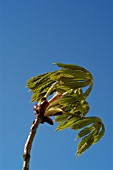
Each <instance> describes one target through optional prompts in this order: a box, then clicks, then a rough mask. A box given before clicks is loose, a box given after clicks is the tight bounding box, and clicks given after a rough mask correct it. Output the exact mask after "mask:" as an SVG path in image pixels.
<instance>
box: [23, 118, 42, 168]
mask: <svg viewBox="0 0 113 170" xmlns="http://www.w3.org/2000/svg"><path fill="white" fill-rule="evenodd" d="M40 122H41V118H40V117H39V116H38V115H36V118H35V120H34V122H33V123H32V126H31V129H30V132H29V135H28V138H27V140H26V143H25V146H24V154H23V159H24V162H23V168H22V170H29V164H30V151H31V148H32V143H33V140H34V137H35V134H36V131H37V128H38V126H39V124H40Z"/></svg>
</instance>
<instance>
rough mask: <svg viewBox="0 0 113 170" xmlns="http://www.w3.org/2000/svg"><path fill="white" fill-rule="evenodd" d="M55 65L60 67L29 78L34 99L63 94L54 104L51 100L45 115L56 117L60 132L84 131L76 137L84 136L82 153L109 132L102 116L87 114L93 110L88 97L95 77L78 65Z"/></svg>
mask: <svg viewBox="0 0 113 170" xmlns="http://www.w3.org/2000/svg"><path fill="white" fill-rule="evenodd" d="M54 64H55V65H57V66H58V67H59V68H60V70H58V71H53V72H47V73H44V74H40V75H38V76H35V77H33V78H31V79H29V80H28V81H27V87H28V88H29V89H30V91H31V92H32V93H33V94H32V102H40V101H41V98H43V97H46V98H48V97H49V96H50V95H51V94H53V93H54V92H55V93H56V92H58V93H59V94H60V95H61V98H60V100H58V101H57V102H54V104H53V103H50V105H49V107H48V108H47V110H46V113H45V115H46V116H55V120H54V121H55V122H57V123H58V126H57V128H56V130H57V131H60V130H64V129H66V128H69V129H73V130H80V132H79V133H78V136H77V137H76V139H79V138H81V141H80V142H79V144H78V148H77V155H78V156H80V155H81V154H83V153H84V152H85V151H86V150H87V149H88V148H89V147H90V146H92V145H93V144H95V143H96V142H98V141H99V140H100V139H101V138H102V136H103V135H104V133H105V127H104V125H103V123H102V121H101V119H100V118H98V117H94V116H92V117H85V116H86V115H87V113H88V112H89V109H90V106H89V104H88V102H87V101H86V99H87V97H88V96H89V94H90V93H91V91H92V87H93V76H92V74H91V73H90V72H89V71H88V70H87V69H85V68H83V67H81V66H78V65H73V64H62V63H54ZM53 97H54V96H53ZM50 101H52V100H49V102H50ZM60 114H61V115H60ZM56 115H57V116H56Z"/></svg>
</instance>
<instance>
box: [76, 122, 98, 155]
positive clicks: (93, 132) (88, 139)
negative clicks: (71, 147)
mask: <svg viewBox="0 0 113 170" xmlns="http://www.w3.org/2000/svg"><path fill="white" fill-rule="evenodd" d="M100 127H101V124H100V123H95V124H93V125H92V126H89V127H87V128H84V129H83V130H82V131H80V132H79V134H78V136H77V138H76V139H78V138H81V137H83V138H82V140H81V141H80V142H79V144H78V147H77V152H76V154H77V157H78V156H80V155H81V154H83V153H84V152H85V151H86V150H87V149H88V148H89V147H91V146H92V145H93V144H94V141H95V137H96V136H97V135H98V134H100V132H99V130H100ZM86 135H87V136H86ZM84 136H85V137H84Z"/></svg>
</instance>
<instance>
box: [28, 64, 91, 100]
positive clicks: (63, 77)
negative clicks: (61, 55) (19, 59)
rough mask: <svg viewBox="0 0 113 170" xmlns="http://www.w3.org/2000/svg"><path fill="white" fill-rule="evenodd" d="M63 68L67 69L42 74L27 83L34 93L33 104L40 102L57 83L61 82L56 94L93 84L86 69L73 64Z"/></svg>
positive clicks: (65, 65)
mask: <svg viewBox="0 0 113 170" xmlns="http://www.w3.org/2000/svg"><path fill="white" fill-rule="evenodd" d="M57 65H58V66H62V64H60V63H57ZM63 67H65V69H62V70H58V71H53V72H47V73H45V74H40V75H38V76H35V77H33V78H31V79H29V80H28V81H27V87H28V88H30V91H31V92H33V96H32V102H37V101H39V100H40V99H41V97H42V96H43V95H44V94H46V92H47V91H48V89H49V88H50V87H51V85H52V84H53V83H55V82H56V81H58V82H59V85H56V87H55V88H54V92H55V91H59V92H61V93H64V92H67V91H70V90H71V89H74V90H75V89H78V88H83V87H86V86H89V85H90V84H92V82H93V77H92V75H91V73H90V72H89V71H87V70H86V69H84V68H82V67H80V66H76V65H71V64H63Z"/></svg>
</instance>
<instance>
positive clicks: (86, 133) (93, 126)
mask: <svg viewBox="0 0 113 170" xmlns="http://www.w3.org/2000/svg"><path fill="white" fill-rule="evenodd" d="M93 130H95V124H93V125H91V126H88V127H86V128H84V129H82V130H81V131H80V132H79V133H78V135H77V137H76V139H75V140H77V139H79V138H81V137H83V136H86V135H88V134H89V133H91V132H92V131H93Z"/></svg>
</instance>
